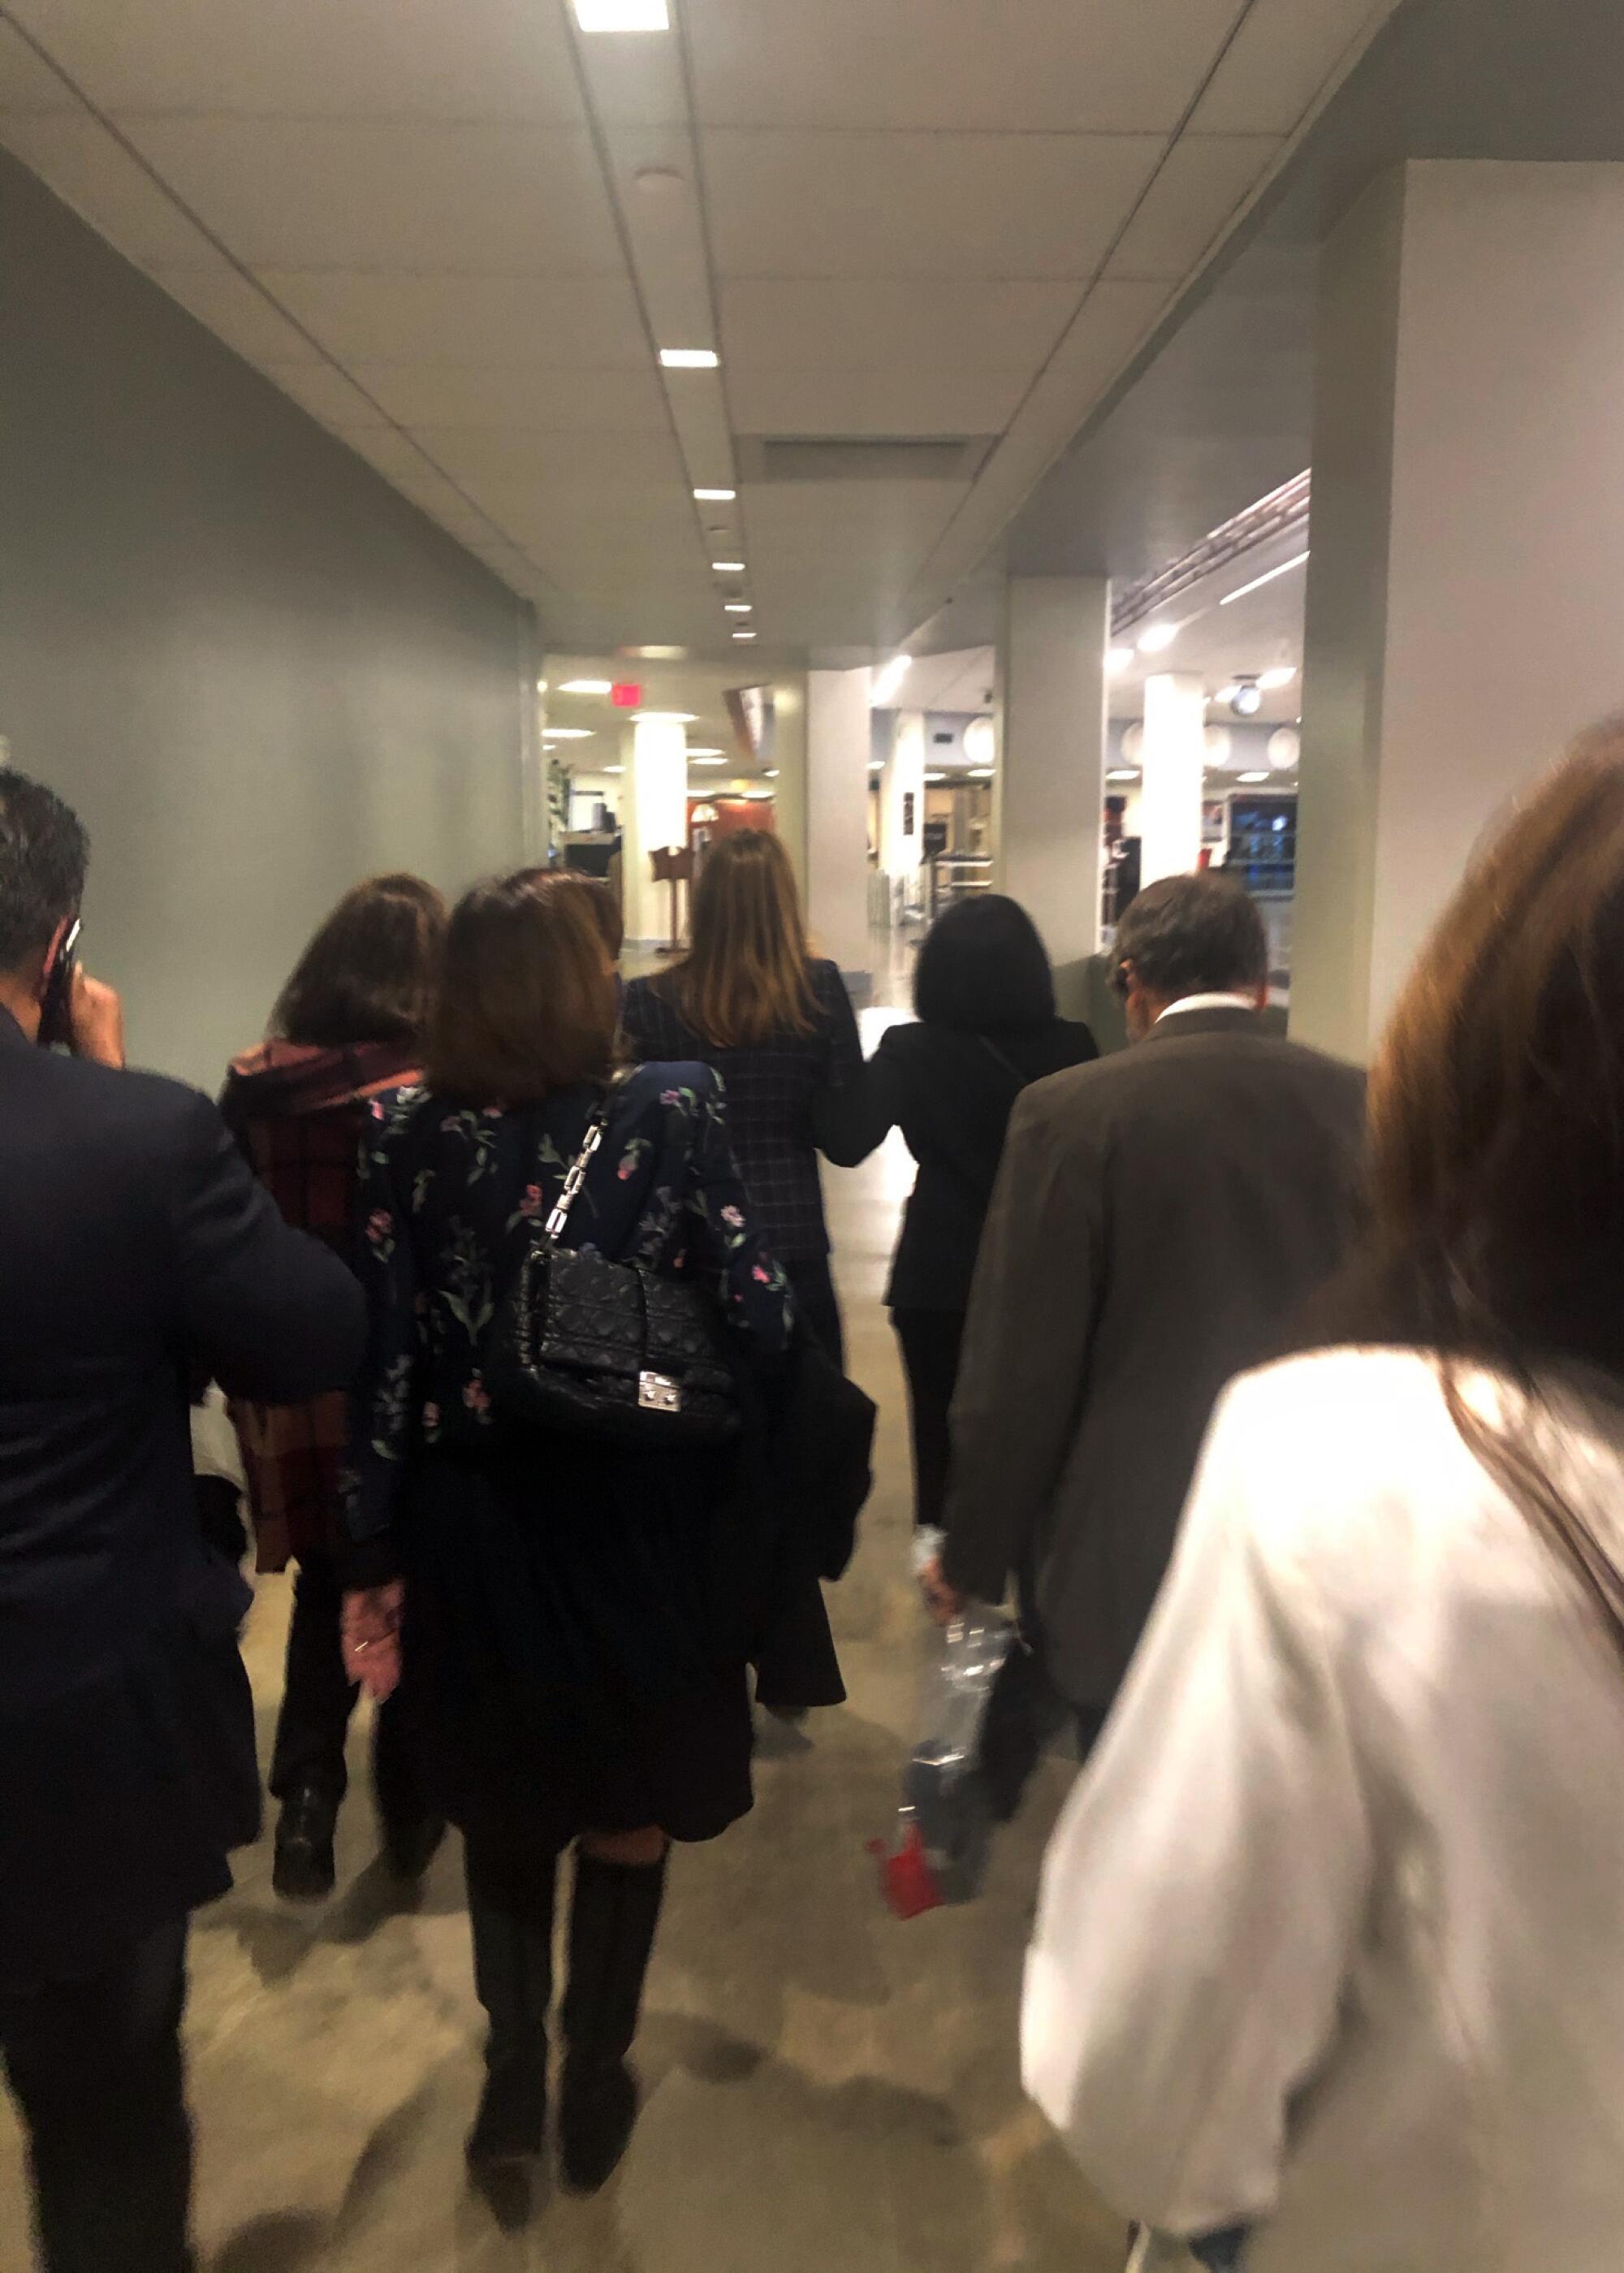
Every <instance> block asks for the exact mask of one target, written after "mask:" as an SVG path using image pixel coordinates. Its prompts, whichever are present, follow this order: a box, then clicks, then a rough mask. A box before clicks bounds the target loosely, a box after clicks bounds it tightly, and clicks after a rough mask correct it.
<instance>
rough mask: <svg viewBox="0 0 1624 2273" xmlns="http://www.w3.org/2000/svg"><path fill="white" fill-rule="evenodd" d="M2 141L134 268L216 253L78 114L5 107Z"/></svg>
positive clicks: (101, 130)
mask: <svg viewBox="0 0 1624 2273" xmlns="http://www.w3.org/2000/svg"><path fill="white" fill-rule="evenodd" d="M0 142H4V145H5V146H6V148H7V149H9V150H11V151H13V152H15V154H17V156H18V157H19V158H20V159H21V160H22V161H23V163H24V165H25V166H27V167H30V168H31V169H33V171H34V173H36V174H38V176H40V178H41V181H42V182H44V183H45V184H47V185H48V186H49V188H51V189H53V190H55V191H56V195H57V196H58V197H59V198H61V199H63V201H64V204H66V205H70V206H72V208H73V210H74V212H75V213H77V214H81V215H82V216H83V218H84V219H85V220H86V221H88V222H89V223H90V225H91V227H92V228H93V229H95V230H97V231H98V232H99V233H100V234H101V236H104V237H106V238H107V240H108V242H109V244H112V245H115V246H116V248H117V250H118V251H120V252H122V253H123V255H124V257H125V258H126V259H129V260H133V261H134V262H135V263H136V265H137V266H138V267H141V268H148V267H153V266H157V265H158V264H160V263H168V264H169V265H170V266H175V267H183V266H202V265H206V264H207V263H209V262H212V261H213V260H215V259H218V257H219V256H218V254H217V253H216V251H215V249H214V247H213V245H212V244H210V243H209V241H208V239H207V238H206V236H203V235H202V233H201V232H200V231H199V230H198V228H197V227H196V226H195V224H194V223H193V222H191V221H189V220H188V219H187V217H186V215H185V214H183V212H182V211H181V209H180V207H179V206H177V205H176V203H175V200H174V199H172V198H169V197H168V196H166V195H165V193H164V191H162V190H161V188H160V187H159V185H158V184H157V183H156V182H154V181H153V178H152V176H150V175H149V174H147V173H146V171H145V170H144V169H143V168H142V167H141V166H139V165H138V163H137V162H136V161H135V160H134V159H133V158H131V156H130V154H129V153H128V152H127V151H126V150H123V149H122V148H121V147H120V146H119V145H118V143H116V141H115V140H114V139H113V137H112V136H111V135H110V134H109V132H108V131H107V129H106V128H105V127H104V126H101V125H99V124H97V123H96V121H95V120H94V118H91V117H88V116H86V115H85V114H84V113H83V112H80V113H79V114H77V115H76V116H66V115H64V114H53V115H49V116H48V115H46V114H43V113H41V112H27V111H15V112H11V113H9V114H8V115H7V116H4V117H3V118H0Z"/></svg>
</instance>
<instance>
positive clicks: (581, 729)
mask: <svg viewBox="0 0 1624 2273" xmlns="http://www.w3.org/2000/svg"><path fill="white" fill-rule="evenodd" d="M542 739H543V742H589V741H591V740H592V739H593V733H592V729H591V727H590V726H549V727H548V729H547V731H546V732H545V733H544V734H543V736H542Z"/></svg>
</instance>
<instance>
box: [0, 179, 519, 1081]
mask: <svg viewBox="0 0 1624 2273" xmlns="http://www.w3.org/2000/svg"><path fill="white" fill-rule="evenodd" d="M534 654H535V626H534V621H533V619H532V616H531V611H530V610H529V607H528V604H527V603H525V602H522V601H520V599H518V598H517V597H516V596H514V595H513V593H512V592H510V591H509V590H508V589H507V588H506V587H505V585H503V584H502V583H501V582H500V581H498V579H497V578H496V577H494V576H493V575H491V574H490V572H489V571H488V570H487V569H485V568H484V567H483V566H482V565H481V564H480V563H479V562H478V561H477V560H475V559H474V558H473V557H472V556H471V555H470V554H468V553H467V552H465V551H462V549H461V548H460V546H459V545H458V544H455V543H453V540H452V539H451V538H450V537H449V536H446V535H445V533H444V532H443V531H441V530H439V529H437V528H436V527H435V526H434V525H433V524H432V523H431V522H430V521H427V520H426V519H425V518H424V517H423V515H422V514H419V513H418V512H417V511H416V509H415V507H414V506H411V505H409V504H408V503H407V501H406V500H405V499H403V498H401V497H400V496H399V495H398V494H397V493H396V492H395V491H393V490H391V489H390V488H389V486H388V485H387V484H386V483H385V482H384V481H383V480H382V479H381V478H380V477H379V476H378V475H376V474H375V473H373V471H372V470H371V469H370V467H369V466H367V465H366V464H364V463H363V461H362V460H360V459H359V458H357V457H355V455H354V454H352V453H351V452H349V451H348V450H347V449H345V448H344V446H342V445H341V443H339V442H338V441H336V440H334V439H333V438H332V437H331V436H330V435H328V434H326V433H325V432H324V431H322V430H321V428H319V427H318V425H316V424H315V423H314V421H313V420H311V419H310V418H309V417H307V416H305V414H304V413H303V411H302V410H300V409H297V408H296V405H294V404H293V403H292V402H290V401H288V399H287V398H286V397H285V396H284V395H282V394H280V393H279V392H278V390H277V389H276V388H275V387H273V386H272V384H271V383H270V381H269V380H268V379H265V378H263V377H261V376H260V375H259V374H258V372H256V371H253V370H251V368H250V367H249V366H248V365H247V364H244V363H243V362H242V361H240V360H239V359H238V357H236V356H235V355H233V354H232V353H231V352H230V350H229V349H227V348H225V347H224V346H222V345H221V343H220V342H219V341H217V340H215V339H214V338H213V335H212V334H209V333H208V332H207V331H206V330H205V329H204V328H203V327H202V326H200V325H199V324H198V323H197V322H196V321H194V319H192V318H191V317H190V316H189V315H187V314H186V313H185V311H183V309H181V308H180V307H178V306H177V305H176V304H175V303H174V302H173V301H171V300H170V299H169V298H168V296H167V295H166V294H164V293H163V292H161V291H160V290H159V289H158V288H157V287H156V286H155V285H154V284H153V283H152V282H151V281H149V280H148V279H146V277H144V276H142V275H141V274H139V273H138V271H136V270H135V269H133V268H131V266H129V265H128V264H127V263H126V262H125V261H123V259H121V258H120V257H119V256H118V255H117V254H116V252H114V251H111V249H110V248H109V246H108V245H107V244H105V243H103V241H102V240H101V238H100V237H98V236H95V235H94V232H93V231H91V230H90V229H86V227H85V226H84V225H83V223H81V222H80V221H79V220H78V219H77V218H76V217H75V216H74V215H73V214H71V213H70V212H69V210H68V209H67V208H66V207H65V206H63V205H62V204H60V203H59V202H58V201H57V200H56V199H55V198H54V197H53V196H52V195H51V194H50V192H49V191H47V190H46V189H45V188H44V187H43V186H42V185H41V184H40V183H39V182H38V181H37V180H36V179H35V178H34V176H32V175H30V174H29V173H27V172H26V170H25V169H23V168H21V167H19V165H18V164H17V163H16V162H15V161H13V160H11V159H10V158H9V157H5V156H4V154H0V735H4V736H5V737H6V738H7V739H8V740H9V742H10V744H11V762H12V763H13V764H14V765H16V766H18V767H20V768H21V769H23V770H24V771H25V772H27V773H32V774H34V775H36V776H39V777H41V778H42V779H43V780H45V781H48V782H49V783H50V784H52V785H53V786H54V787H56V789H58V790H59V791H61V792H62V793H63V795H64V796H65V797H67V798H68V799H70V800H71V803H72V804H74V805H75V806H77V807H78V808H79V811H80V812H81V813H82V814H84V817H85V819H86V821H87V822H88V824H89V826H90V829H91V831H92V834H93V837H94V857H93V868H92V876H91V886H90V892H89V896H88V898H87V902H86V920H85V949H86V961H87V962H88V963H89V964H91V965H92V967H93V968H94V969H96V970H97V971H101V972H104V973H105V975H106V976H107V977H109V979H113V980H114V981H115V982H116V984H117V985H118V986H121V987H122V988H123V990H124V993H125V995H126V1001H127V1008H128V1014H129V1019H130V1031H131V1056H132V1058H133V1059H134V1060H135V1061H137V1062H138V1063H141V1064H145V1065H149V1066H155V1067H158V1068H160V1069H162V1070H164V1071H166V1072H169V1073H176V1074H179V1075H181V1076H183V1077H185V1078H186V1079H188V1080H191V1081H194V1082H196V1083H198V1084H199V1085H201V1086H203V1087H206V1088H208V1089H211V1090H212V1089H213V1088H215V1087H217V1085H218V1084H219V1082H220V1080H221V1075H222V1073H223V1070H224V1067H225V1063H226V1061H227V1059H228V1056H229V1055H230V1054H231V1053H232V1052H233V1051H234V1050H236V1049H240V1048H242V1047H243V1046H245V1045H246V1044H247V1043H249V1042H251V1041H252V1040H253V1039H256V1038H257V1036H258V1034H259V1033H260V1032H261V1031H263V1028H264V1024H265V1021H266V1015H267V1013H268V1011H269V1009H270V1007H271V1004H272V1002H273V999H274V997H275V994H276V992H277V989H278V986H279V985H280V982H281V979H282V978H283V976H284V975H285V973H286V971H287V970H288V966H289V964H290V963H291V961H292V959H293V957H294V956H295V955H296V952H297V950H298V949H299V946H300V945H301V943H302V941H303V939H304V938H305V936H306V935H307V934H308V933H309V931H310V930H311V927H312V926H313V925H314V923H315V922H316V921H317V920H318V918H319V917H320V915H321V914H322V913H323V911H325V910H326V907H327V906H328V905H329V904H331V903H332V902H333V900H334V899H335V898H336V897H337V896H338V895H339V894H340V893H341V891H342V890H344V889H346V888H347V887H348V885H349V884H351V883H353V882H354V881H355V879H356V878H357V877H359V876H362V875H364V874H370V873H374V872H376V871H378V870H379V869H385V868H395V867H407V868H414V869H416V870H418V871H419V872H421V873H422V874H426V875H428V876H430V877H431V878H432V879H433V880H434V881H435V882H437V883H438V884H440V885H441V886H443V887H445V888H446V889H451V888H454V887H456V886H459V885H460V884H461V883H463V882H464V881H466V880H467V879H468V878H469V877H470V876H472V875H474V874H478V873H480V872H482V871H484V870H487V869H490V868H492V867H496V866H502V865H504V864H510V865H511V864H512V863H514V862H516V861H517V860H518V859H520V857H521V852H522V817H521V803H522V798H521V784H522V762H521V752H522V747H523V734H524V726H523V718H524V705H525V704H526V703H527V702H528V701H530V700H531V694H530V689H531V687H532V686H533V683H534V680H533V672H534V661H533V658H534Z"/></svg>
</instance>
